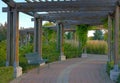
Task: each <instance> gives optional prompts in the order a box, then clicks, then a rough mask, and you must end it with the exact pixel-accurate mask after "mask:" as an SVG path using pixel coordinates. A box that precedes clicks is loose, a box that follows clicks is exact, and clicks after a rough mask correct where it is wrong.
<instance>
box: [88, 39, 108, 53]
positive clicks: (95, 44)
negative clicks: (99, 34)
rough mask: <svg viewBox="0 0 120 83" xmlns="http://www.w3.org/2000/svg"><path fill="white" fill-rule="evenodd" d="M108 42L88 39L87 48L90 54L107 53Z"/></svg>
mask: <svg viewBox="0 0 120 83" xmlns="http://www.w3.org/2000/svg"><path fill="white" fill-rule="evenodd" d="M107 48H108V46H107V42H105V41H98V40H89V41H87V45H86V50H87V53H90V54H107V50H108V49H107Z"/></svg>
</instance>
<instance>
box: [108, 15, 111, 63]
mask: <svg viewBox="0 0 120 83" xmlns="http://www.w3.org/2000/svg"><path fill="white" fill-rule="evenodd" d="M111 34H112V18H111V16H110V15H108V61H109V62H110V61H111V56H112V54H111V41H112V40H111Z"/></svg>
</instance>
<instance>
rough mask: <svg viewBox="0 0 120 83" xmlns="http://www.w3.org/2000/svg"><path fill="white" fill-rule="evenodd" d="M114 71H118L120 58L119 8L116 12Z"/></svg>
mask: <svg viewBox="0 0 120 83" xmlns="http://www.w3.org/2000/svg"><path fill="white" fill-rule="evenodd" d="M114 34H115V35H114V38H115V41H114V47H115V48H114V69H115V71H118V69H119V68H118V56H119V6H117V7H116V11H115V30H114Z"/></svg>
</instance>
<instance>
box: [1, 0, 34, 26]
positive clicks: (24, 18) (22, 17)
mask: <svg viewBox="0 0 120 83" xmlns="http://www.w3.org/2000/svg"><path fill="white" fill-rule="evenodd" d="M16 1H20V2H21V1H24V0H16ZM2 7H7V5H6V4H5V3H4V2H2V0H0V23H2V24H4V23H5V22H7V13H6V12H2ZM31 18H32V17H31V16H28V15H26V14H23V13H21V12H20V14H19V27H24V28H29V27H33V26H34V23H33V22H32V21H31Z"/></svg>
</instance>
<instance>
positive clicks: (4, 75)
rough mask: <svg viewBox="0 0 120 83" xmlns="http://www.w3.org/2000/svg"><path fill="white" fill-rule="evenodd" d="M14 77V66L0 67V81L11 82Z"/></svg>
mask: <svg viewBox="0 0 120 83" xmlns="http://www.w3.org/2000/svg"><path fill="white" fill-rule="evenodd" d="M12 79H13V67H0V83H9V82H10V80H12Z"/></svg>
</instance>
